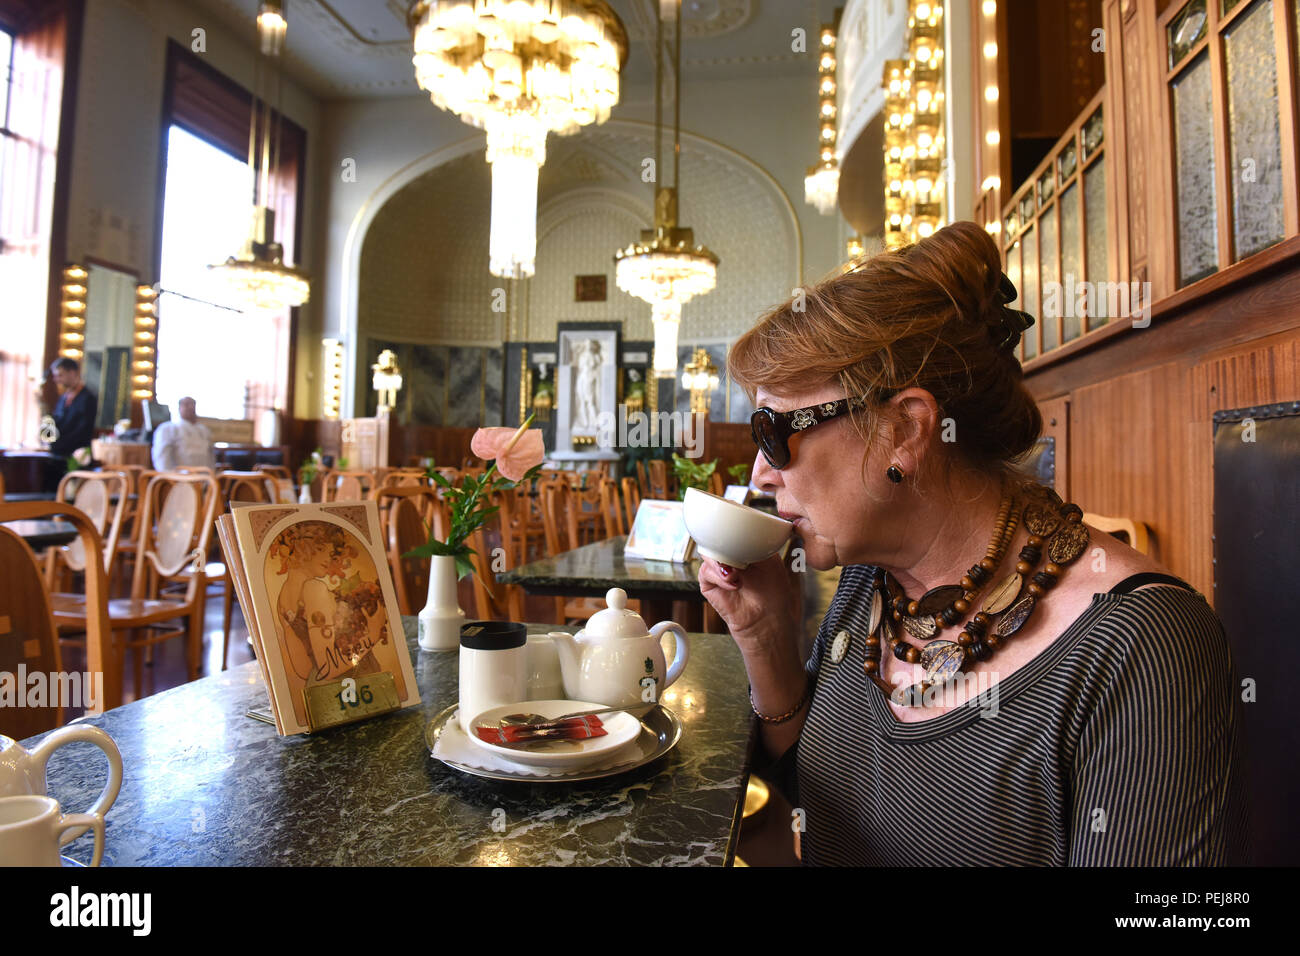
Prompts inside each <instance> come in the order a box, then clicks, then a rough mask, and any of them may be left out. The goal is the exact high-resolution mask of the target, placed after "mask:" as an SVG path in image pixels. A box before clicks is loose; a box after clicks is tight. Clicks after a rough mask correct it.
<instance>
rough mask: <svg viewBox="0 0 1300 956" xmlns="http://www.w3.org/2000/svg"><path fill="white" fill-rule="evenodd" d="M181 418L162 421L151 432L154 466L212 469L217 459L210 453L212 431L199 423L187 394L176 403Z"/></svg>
mask: <svg viewBox="0 0 1300 956" xmlns="http://www.w3.org/2000/svg"><path fill="white" fill-rule="evenodd" d="M177 410H178V412H179V414H180V418H179V419H178V420H176V421H170V422H163V424H161V425H159V426H158V428H157V429H156V430H155V431H154V433H153V466H154V468H155V469H156V470H158V471H172V470H174V469H176V468H187V467H195V466H200V465H202V466H206V467H208V468H212V467H214V466H215V463H216V460H215V458H214V456H213V453H212V432H210V431H208V426H207V425H202V424H200V423H199V420H198V415H197V414H196V413H195V408H194V399H192V398H189V397H186V398H182V399H181V400H180V401H179V402H178V403H177Z"/></svg>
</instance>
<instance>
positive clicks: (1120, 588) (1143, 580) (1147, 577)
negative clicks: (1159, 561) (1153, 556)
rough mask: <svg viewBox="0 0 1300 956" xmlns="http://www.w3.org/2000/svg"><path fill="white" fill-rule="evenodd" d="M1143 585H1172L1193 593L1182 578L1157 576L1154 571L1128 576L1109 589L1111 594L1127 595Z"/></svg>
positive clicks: (1164, 575) (1191, 588)
mask: <svg viewBox="0 0 1300 956" xmlns="http://www.w3.org/2000/svg"><path fill="white" fill-rule="evenodd" d="M1144 584H1173V585H1177V586H1178V587H1180V588H1185V589H1186V590H1188V591H1195V590H1196V588H1194V587H1192V586H1191V585H1190V584H1188V583H1187V582H1186V581H1184V580H1182V578H1176V577H1174V576H1173V575H1171V574H1159V573H1157V572H1155V571H1143V572H1142V573H1140V574H1130V575H1129V576H1128V577H1126V578H1125V579H1124V580H1123V581H1120V582H1119V583H1118V584H1116V585H1115V586H1114V587H1113V588H1111V589H1110V592H1109V593H1111V594H1129V593H1130V592H1132V591H1134V590H1136V589H1137V588H1140V587H1142V585H1144Z"/></svg>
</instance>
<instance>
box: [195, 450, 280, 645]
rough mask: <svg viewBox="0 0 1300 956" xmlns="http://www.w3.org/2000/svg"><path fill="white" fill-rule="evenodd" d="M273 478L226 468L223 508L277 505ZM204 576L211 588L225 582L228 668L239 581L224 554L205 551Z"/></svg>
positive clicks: (223, 607)
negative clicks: (243, 504) (241, 504)
mask: <svg viewBox="0 0 1300 956" xmlns="http://www.w3.org/2000/svg"><path fill="white" fill-rule="evenodd" d="M275 480H276V479H274V478H270V477H268V476H267V475H266V473H265V472H262V471H223V472H222V473H221V474H220V475H219V476H218V477H217V492H218V494H219V495H220V498H221V504H220V505H218V510H220V511H223V512H225V511H230V510H231V509H232V508H233V507H234V505H233V504H232V502H239V501H247V502H252V503H254V504H276V503H284V502H279V500H278V499H279V492H278V490H277V489H276V487H275V485H274V484H273V482H274V481H275ZM291 502H292V499H291V501H290V502H289V503H291ZM213 537H215V535H214V536H213ZM191 573H192V572H190V571H185V572H182V573H181V574H179V575H177V578H176V583H177V585H178V586H186V585H188V583H189V576H190V574H191ZM203 576H204V579H205V580H206V581H207V584H208V586H209V587H210V586H211V585H213V584H218V583H219V584H220V585H221V669H222V670H225V669H226V658H227V656H228V654H229V653H230V619H231V615H232V614H233V611H234V603H235V583H234V581H232V580H231V577H230V569H229V568H228V567H227V566H226V562H225V560H224V556H223V555H221V554H220V553H219V552H218V553H215V554H214V553H207V554H205V561H204V566H203Z"/></svg>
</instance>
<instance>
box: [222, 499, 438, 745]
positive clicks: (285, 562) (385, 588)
mask: <svg viewBox="0 0 1300 956" xmlns="http://www.w3.org/2000/svg"><path fill="white" fill-rule="evenodd" d="M233 517H234V528H235V537H236V540H237V543H238V550H239V556H240V559H241V561H242V564H243V571H244V580H245V581H246V582H247V585H248V591H249V599H250V600H251V602H252V605H253V607H252V617H253V618H254V619H255V623H256V627H255V628H251V629H250V630H254V631H255V632H256V637H255V640H256V641H257V643H258V656H259V658H262V659H263V660H264V661H265V665H266V666H265V673H266V675H267V677H268V689H269V691H270V693H271V698H272V704H273V708H274V710H275V712H276V717H277V720H278V721H279V724H278V725H277V726H279V727H280V729H281V732H282V733H301V732H305V731H308V730H310V729H312V727H313V725H314V724H315V725H318V724H319V714H317V715H316V719H313V717H312V714H311V713H309V704H308V698H309V696H310V694H309V692H310V691H311V689H312V688H315V687H324V688H326V691H325V695H324V696H322V695H321V694H320V693H318V694H316V695H315V697H314V699H316V700H317V701H318V702H319V701H320V700H325V699H328V696H329V695H330V694H332V693H338V694H343V695H344V696H343V698H341V699H340V703H339V706H340V707H344V706H346V695H347V694H348V693H350V692H351V693H355V689H356V688H357V687H358V686H362V685H364V684H366V678H368V677H371V678H374V679H375V680H381V679H382V680H386V679H385V678H382V675H385V674H387V675H391V678H392V682H393V685H392V686H393V688H394V690H395V695H396V700H397V701H399V702H400V705H401V706H406V705H408V704H414V703H418V702H419V693H418V691H417V690H416V687H415V679H414V673H413V671H412V669H411V660H410V655H409V653H408V651H407V647H406V639H405V637H404V636H403V632H402V624H401V618H400V616H399V615H398V611H397V601H396V597H395V595H394V592H393V584H392V579H391V577H390V575H389V570H388V565H387V562H386V561H385V560H384V553H383V551H382V548H381V543H380V533H379V516H378V511H377V510H376V505H375V503H374V502H373V501H367V502H348V503H340V504H313V505H296V506H292V507H288V506H281V505H267V506H262V507H249V508H239V509H236V511H235V513H234V515H233ZM349 679H351V682H349Z"/></svg>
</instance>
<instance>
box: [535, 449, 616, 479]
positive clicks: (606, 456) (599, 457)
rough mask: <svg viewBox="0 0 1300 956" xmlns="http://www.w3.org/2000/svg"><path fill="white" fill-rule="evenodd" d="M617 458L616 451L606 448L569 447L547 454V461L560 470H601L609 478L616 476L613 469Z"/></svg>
mask: <svg viewBox="0 0 1300 956" xmlns="http://www.w3.org/2000/svg"><path fill="white" fill-rule="evenodd" d="M618 460H619V454H618V452H616V451H610V450H609V449H608V448H603V449H597V450H596V451H574V450H573V449H571V448H570V449H565V450H562V451H556V452H553V453H552V454H550V455H548V456H547V461H548V462H552V463H554V464H555V466H556V467H558V468H559V469H561V470H562V471H587V470H592V471H603V472H604V473H605V474H606V475H607V476H609V477H610V478H613V477H616V476H615V473H614V470H615V467H616V463H617V462H618Z"/></svg>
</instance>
